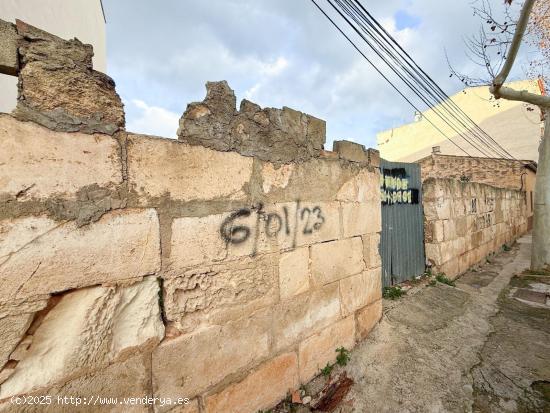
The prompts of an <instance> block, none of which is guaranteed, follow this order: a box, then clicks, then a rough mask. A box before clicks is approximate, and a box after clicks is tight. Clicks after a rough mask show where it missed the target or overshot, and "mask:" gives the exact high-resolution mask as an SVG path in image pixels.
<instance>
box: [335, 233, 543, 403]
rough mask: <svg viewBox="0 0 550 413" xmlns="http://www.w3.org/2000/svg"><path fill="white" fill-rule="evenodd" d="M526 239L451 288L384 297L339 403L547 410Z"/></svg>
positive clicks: (538, 283) (537, 278)
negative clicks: (349, 385) (347, 390)
mask: <svg viewBox="0 0 550 413" xmlns="http://www.w3.org/2000/svg"><path fill="white" fill-rule="evenodd" d="M530 243H531V238H530V236H529V235H528V236H524V237H523V238H521V239H520V240H518V243H517V244H516V245H515V246H514V247H513V248H512V249H511V251H509V252H503V253H501V254H499V255H497V256H495V257H494V258H493V259H491V260H490V262H487V263H486V264H484V265H483V266H481V267H479V269H477V270H475V271H469V272H468V273H466V274H465V275H464V276H462V277H461V278H459V279H457V280H456V287H452V286H449V285H445V284H442V283H437V284H436V285H435V286H430V285H428V284H424V285H422V286H420V287H414V288H413V289H411V291H410V292H409V293H408V294H407V295H406V296H404V297H403V298H401V299H399V300H397V301H396V302H391V301H389V302H388V300H385V302H384V308H385V314H384V317H383V319H382V321H381V322H380V324H379V325H378V326H377V328H375V329H374V330H373V332H372V333H371V334H370V336H369V338H368V339H367V340H365V342H363V343H361V345H359V346H358V348H357V349H356V350H355V351H353V352H352V359H351V362H350V364H349V366H348V372H349V373H350V374H351V377H352V378H353V380H354V381H355V384H354V385H353V387H352V389H351V391H350V393H349V394H348V396H347V397H346V400H347V403H346V402H343V403H342V407H340V410H341V411H342V412H344V411H356V412H468V411H474V412H507V411H510V412H550V398H549V395H550V382H549V379H550V306H548V291H549V290H550V277H549V276H548V274H546V275H526V274H525V273H523V272H524V270H526V269H527V268H528V267H529V254H530V246H531V244H530ZM522 273H523V274H522ZM527 274H528V273H527ZM519 293H522V294H519ZM540 297H543V300H541V299H540ZM529 299H530V300H532V301H529ZM351 406H353V407H351Z"/></svg>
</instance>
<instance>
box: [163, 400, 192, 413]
mask: <svg viewBox="0 0 550 413" xmlns="http://www.w3.org/2000/svg"><path fill="white" fill-rule="evenodd" d="M158 410H161V409H158ZM169 412H170V413H200V410H199V401H198V399H194V400H190V402H189V403H188V404H182V405H180V406H177V407H174V408H173V409H170V410H169Z"/></svg>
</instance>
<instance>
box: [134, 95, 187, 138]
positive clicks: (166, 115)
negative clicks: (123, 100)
mask: <svg viewBox="0 0 550 413" xmlns="http://www.w3.org/2000/svg"><path fill="white" fill-rule="evenodd" d="M130 105H133V106H134V108H136V109H137V112H136V115H135V116H132V118H131V119H130V120H129V122H128V124H127V125H126V129H127V130H128V131H130V132H139V133H144V134H148V135H157V136H163V137H165V138H175V137H176V132H177V129H178V122H179V118H180V116H181V115H178V114H177V113H174V112H170V111H169V110H166V109H164V108H161V107H158V106H149V105H148V104H147V103H145V102H144V101H142V100H139V99H132V100H131V101H130ZM127 106H128V104H127ZM131 109H132V108H131Z"/></svg>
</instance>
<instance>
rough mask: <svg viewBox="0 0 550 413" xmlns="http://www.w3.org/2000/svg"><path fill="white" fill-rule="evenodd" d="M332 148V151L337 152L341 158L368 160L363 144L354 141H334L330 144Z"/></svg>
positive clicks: (354, 160) (365, 161)
mask: <svg viewBox="0 0 550 413" xmlns="http://www.w3.org/2000/svg"><path fill="white" fill-rule="evenodd" d="M332 150H333V151H334V152H338V155H339V156H340V158H341V159H346V160H348V161H353V162H364V163H367V162H368V161H369V157H368V155H367V152H366V151H365V146H363V145H361V144H358V143H355V142H350V141H334V143H333V144H332Z"/></svg>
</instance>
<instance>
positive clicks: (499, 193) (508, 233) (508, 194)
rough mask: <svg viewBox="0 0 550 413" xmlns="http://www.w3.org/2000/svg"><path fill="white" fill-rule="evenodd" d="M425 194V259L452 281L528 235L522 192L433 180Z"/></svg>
mask: <svg viewBox="0 0 550 413" xmlns="http://www.w3.org/2000/svg"><path fill="white" fill-rule="evenodd" d="M475 162H477V161H475ZM483 174H486V172H483ZM480 176H481V175H480ZM423 189H424V190H425V197H424V199H425V202H424V216H425V220H424V228H425V230H426V231H425V241H426V243H425V251H426V259H427V260H428V261H430V262H431V263H432V265H433V266H434V270H435V271H438V272H444V273H445V274H446V275H447V276H448V277H450V278H454V277H456V276H457V275H458V274H460V273H462V272H464V271H465V270H467V269H468V268H469V267H470V266H471V265H473V264H475V263H477V262H480V261H483V260H484V259H485V256H486V255H487V254H489V253H491V252H494V251H497V250H498V249H499V248H501V246H502V244H503V243H505V242H509V241H511V240H513V239H516V238H517V237H518V236H519V235H521V234H522V233H524V231H526V226H525V223H526V221H527V218H526V214H527V211H526V209H525V200H524V194H523V193H522V192H520V191H516V190H506V189H501V188H494V187H491V186H488V185H485V184H480V183H475V182H458V181H453V180H450V179H434V178H428V179H427V180H426V181H425V182H424V185H423Z"/></svg>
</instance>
